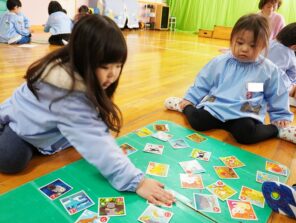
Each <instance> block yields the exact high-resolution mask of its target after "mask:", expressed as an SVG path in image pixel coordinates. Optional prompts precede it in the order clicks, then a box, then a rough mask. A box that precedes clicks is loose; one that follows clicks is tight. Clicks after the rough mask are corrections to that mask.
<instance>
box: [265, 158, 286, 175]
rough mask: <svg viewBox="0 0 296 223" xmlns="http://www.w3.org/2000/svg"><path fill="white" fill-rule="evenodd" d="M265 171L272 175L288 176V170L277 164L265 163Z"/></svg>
mask: <svg viewBox="0 0 296 223" xmlns="http://www.w3.org/2000/svg"><path fill="white" fill-rule="evenodd" d="M265 169H266V170H267V171H269V172H272V173H276V174H280V175H283V176H288V168H287V167H286V166H284V165H282V164H279V163H274V162H269V161H266V164H265Z"/></svg>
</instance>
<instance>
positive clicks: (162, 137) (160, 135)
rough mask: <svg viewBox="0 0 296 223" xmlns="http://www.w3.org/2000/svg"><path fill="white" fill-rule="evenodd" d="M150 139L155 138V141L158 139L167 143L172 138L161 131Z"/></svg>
mask: <svg viewBox="0 0 296 223" xmlns="http://www.w3.org/2000/svg"><path fill="white" fill-rule="evenodd" d="M151 136H152V137H154V138H156V139H159V140H161V141H164V142H166V141H169V140H170V139H172V138H173V136H172V135H171V134H168V133H166V132H163V131H158V132H156V133H154V134H152V135H151Z"/></svg>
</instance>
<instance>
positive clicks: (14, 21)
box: [0, 0, 31, 44]
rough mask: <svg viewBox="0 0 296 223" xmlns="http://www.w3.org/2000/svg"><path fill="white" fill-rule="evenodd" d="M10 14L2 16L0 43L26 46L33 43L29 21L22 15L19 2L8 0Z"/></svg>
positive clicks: (0, 20) (0, 21) (0, 19)
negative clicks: (25, 44)
mask: <svg viewBox="0 0 296 223" xmlns="http://www.w3.org/2000/svg"><path fill="white" fill-rule="evenodd" d="M6 6H7V9H8V10H9V11H8V12H6V13H4V14H3V15H1V16H0V42H1V43H8V44H24V43H29V42H30V41H31V30H30V25H29V20H28V18H27V17H26V16H24V15H23V14H22V13H21V7H22V3H21V2H20V1H19V0H7V2H6Z"/></svg>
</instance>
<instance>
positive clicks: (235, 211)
mask: <svg viewBox="0 0 296 223" xmlns="http://www.w3.org/2000/svg"><path fill="white" fill-rule="evenodd" d="M227 205H228V209H229V212H230V215H231V217H232V218H233V219H241V220H257V216H256V213H255V211H254V209H253V206H252V204H251V203H250V202H249V201H237V200H227Z"/></svg>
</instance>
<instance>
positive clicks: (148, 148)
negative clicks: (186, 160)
mask: <svg viewBox="0 0 296 223" xmlns="http://www.w3.org/2000/svg"><path fill="white" fill-rule="evenodd" d="M163 148H164V146H163V145H156V144H151V143H147V144H146V145H145V148H144V149H143V151H144V152H147V153H155V154H158V155H161V154H162V152H163Z"/></svg>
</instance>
